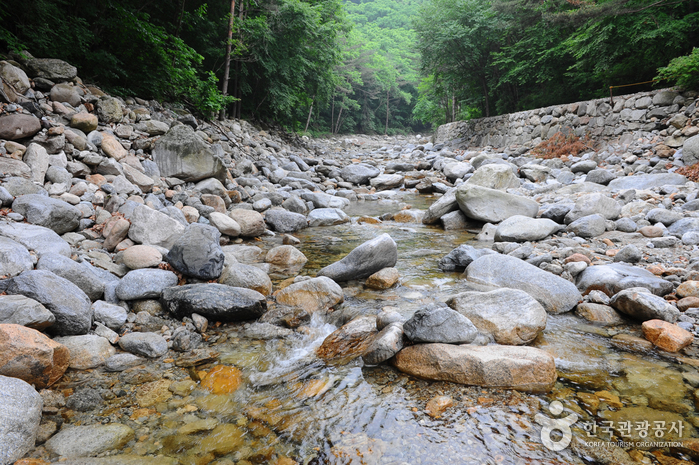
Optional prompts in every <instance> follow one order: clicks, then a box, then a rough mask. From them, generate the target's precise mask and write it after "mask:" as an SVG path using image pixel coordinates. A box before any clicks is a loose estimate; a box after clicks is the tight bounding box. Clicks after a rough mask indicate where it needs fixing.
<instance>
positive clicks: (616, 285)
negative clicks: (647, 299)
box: [577, 263, 674, 297]
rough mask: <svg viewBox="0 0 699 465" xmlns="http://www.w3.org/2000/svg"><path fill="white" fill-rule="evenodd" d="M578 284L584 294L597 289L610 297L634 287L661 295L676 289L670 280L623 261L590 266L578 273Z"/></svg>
mask: <svg viewBox="0 0 699 465" xmlns="http://www.w3.org/2000/svg"><path fill="white" fill-rule="evenodd" d="M577 286H578V289H579V290H580V292H582V293H583V294H588V293H590V291H594V290H597V291H602V292H604V293H605V294H607V295H608V296H610V297H611V296H613V295H614V294H616V293H618V292H620V291H623V290H624V289H629V288H632V287H644V288H646V289H648V290H649V291H651V292H652V293H653V294H655V295H659V296H663V295H665V294H668V293H670V292H672V290H673V289H674V286H673V285H672V283H671V282H670V281H666V280H664V279H661V278H658V277H657V276H655V275H654V274H653V273H651V272H650V271H648V270H644V269H643V268H639V267H636V266H631V265H626V264H622V263H613V264H610V265H596V266H588V267H587V268H586V269H585V271H583V272H582V273H580V274H579V275H578V279H577Z"/></svg>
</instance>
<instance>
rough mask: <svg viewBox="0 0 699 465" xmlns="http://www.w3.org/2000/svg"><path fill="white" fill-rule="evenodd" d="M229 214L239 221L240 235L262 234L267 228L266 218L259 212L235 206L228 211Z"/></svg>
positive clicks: (253, 235)
mask: <svg viewBox="0 0 699 465" xmlns="http://www.w3.org/2000/svg"><path fill="white" fill-rule="evenodd" d="M228 216H230V217H231V218H232V219H233V220H235V222H236V223H238V225H239V226H240V235H241V236H242V237H257V236H261V235H262V234H264V233H265V231H266V230H267V227H266V226H265V218H264V216H262V214H261V213H259V212H256V211H253V210H244V209H242V208H234V209H233V210H231V211H230V212H228Z"/></svg>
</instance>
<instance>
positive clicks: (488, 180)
mask: <svg viewBox="0 0 699 465" xmlns="http://www.w3.org/2000/svg"><path fill="white" fill-rule="evenodd" d="M466 183H467V184H471V185H474V186H481V187H487V188H488V189H497V190H499V191H506V190H507V189H510V188H517V187H519V178H517V175H516V174H515V173H514V171H513V170H512V168H511V167H510V166H508V165H501V164H494V163H491V164H488V165H482V166H480V167H479V168H478V169H477V170H476V171H475V172H474V173H473V176H471V177H470V178H468V180H467V181H466Z"/></svg>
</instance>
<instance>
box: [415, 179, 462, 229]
mask: <svg viewBox="0 0 699 465" xmlns="http://www.w3.org/2000/svg"><path fill="white" fill-rule="evenodd" d="M458 209H459V203H458V202H457V201H456V187H452V188H451V189H449V190H448V191H446V192H445V193H444V195H443V196H441V197H440V198H438V199H437V200H436V201H435V202H434V203H433V204H432V205H430V206H429V208H428V209H427V211H426V212H425V216H423V217H422V223H423V224H434V223H436V222H437V221H439V219H440V218H441V217H443V216H444V215H446V214H447V213H449V212H453V211H455V210H458Z"/></svg>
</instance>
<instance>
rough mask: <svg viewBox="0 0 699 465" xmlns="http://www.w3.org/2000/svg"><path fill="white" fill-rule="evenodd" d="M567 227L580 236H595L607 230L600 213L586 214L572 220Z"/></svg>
mask: <svg viewBox="0 0 699 465" xmlns="http://www.w3.org/2000/svg"><path fill="white" fill-rule="evenodd" d="M567 229H568V231H570V232H573V233H575V234H576V235H577V236H580V237H597V236H600V235H602V234H604V232H605V231H606V230H607V222H606V220H605V219H604V217H602V216H601V215H598V214H594V215H588V216H583V217H582V218H578V219H577V220H575V221H573V222H572V223H570V224H569V225H568V228H567Z"/></svg>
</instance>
